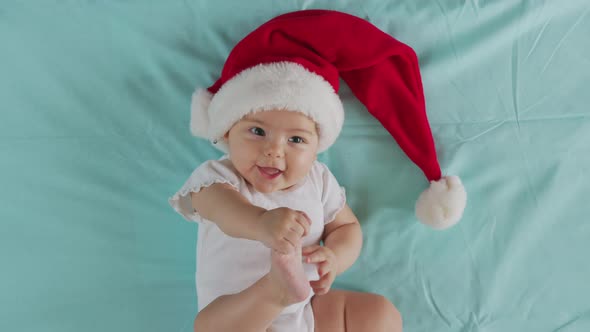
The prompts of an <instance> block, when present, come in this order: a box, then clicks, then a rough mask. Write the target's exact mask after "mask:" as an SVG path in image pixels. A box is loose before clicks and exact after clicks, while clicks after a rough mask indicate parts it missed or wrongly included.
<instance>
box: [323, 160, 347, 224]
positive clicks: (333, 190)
mask: <svg viewBox="0 0 590 332" xmlns="http://www.w3.org/2000/svg"><path fill="white" fill-rule="evenodd" d="M318 164H319V165H320V166H321V167H320V176H321V182H320V183H321V185H322V189H321V193H322V205H323V207H324V224H328V223H330V222H332V221H333V220H334V218H336V215H337V214H338V212H340V210H342V208H343V207H344V205H345V204H346V191H345V190H344V188H343V187H341V186H340V185H339V184H338V181H337V180H336V177H334V174H332V172H330V170H329V169H328V166H326V165H325V164H323V163H318Z"/></svg>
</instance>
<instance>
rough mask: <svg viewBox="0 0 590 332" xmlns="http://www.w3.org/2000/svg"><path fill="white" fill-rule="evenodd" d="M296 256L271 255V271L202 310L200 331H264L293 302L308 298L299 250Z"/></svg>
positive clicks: (197, 329) (307, 285)
mask: <svg viewBox="0 0 590 332" xmlns="http://www.w3.org/2000/svg"><path fill="white" fill-rule="evenodd" d="M296 252H297V254H292V255H281V254H278V253H275V252H273V254H272V257H271V269H270V272H269V273H268V274H267V275H265V276H264V277H262V278H260V279H259V280H258V281H257V282H255V283H254V284H253V285H252V286H250V287H248V288H247V289H245V290H243V291H242V292H240V293H237V294H231V295H224V296H221V297H219V298H217V299H215V301H213V302H211V303H210V304H209V305H208V306H207V307H205V308H204V309H203V310H201V312H199V314H198V315H197V318H196V319H195V325H194V330H195V331H199V332H208V331H215V332H223V331H244V332H263V331H266V329H267V328H268V327H269V326H270V324H271V322H272V321H273V320H274V319H275V318H276V317H277V316H278V315H279V314H280V313H281V311H283V309H284V308H285V307H286V306H288V305H290V304H293V303H297V302H301V301H303V300H305V299H306V298H307V296H308V295H309V292H310V291H311V288H310V286H309V282H308V280H307V278H306V276H305V273H304V272H303V265H302V262H301V248H299V249H298V250H297V251H296Z"/></svg>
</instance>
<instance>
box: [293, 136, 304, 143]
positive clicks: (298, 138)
mask: <svg viewBox="0 0 590 332" xmlns="http://www.w3.org/2000/svg"><path fill="white" fill-rule="evenodd" d="M289 142H293V143H304V142H305V140H304V139H303V138H301V137H299V136H293V137H291V138H289Z"/></svg>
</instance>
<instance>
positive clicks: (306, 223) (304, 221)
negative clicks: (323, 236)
mask: <svg viewBox="0 0 590 332" xmlns="http://www.w3.org/2000/svg"><path fill="white" fill-rule="evenodd" d="M297 212H298V213H299V218H297V222H298V223H299V224H300V225H301V227H303V229H304V230H305V232H303V236H306V235H307V234H309V229H310V228H311V219H309V217H308V216H307V214H306V213H305V212H303V211H297Z"/></svg>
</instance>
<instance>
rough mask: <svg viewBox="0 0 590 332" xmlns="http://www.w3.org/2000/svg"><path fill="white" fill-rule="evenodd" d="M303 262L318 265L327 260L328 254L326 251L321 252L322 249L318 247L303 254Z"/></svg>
mask: <svg viewBox="0 0 590 332" xmlns="http://www.w3.org/2000/svg"><path fill="white" fill-rule="evenodd" d="M305 256H306V258H305V262H306V263H319V262H324V261H326V260H328V257H329V256H328V253H327V251H326V250H323V247H319V248H318V249H317V250H315V251H313V252H311V253H308V254H305Z"/></svg>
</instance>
